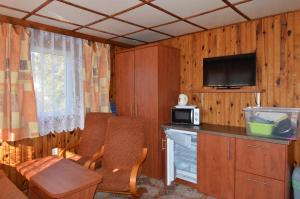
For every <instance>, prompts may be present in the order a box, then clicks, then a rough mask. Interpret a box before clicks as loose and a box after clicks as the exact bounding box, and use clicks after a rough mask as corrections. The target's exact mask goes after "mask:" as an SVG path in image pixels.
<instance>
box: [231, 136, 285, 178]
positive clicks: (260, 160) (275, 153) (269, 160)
mask: <svg viewBox="0 0 300 199" xmlns="http://www.w3.org/2000/svg"><path fill="white" fill-rule="evenodd" d="M286 147H287V146H285V145H281V144H274V143H269V142H262V141H254V140H245V139H236V168H237V170H239V171H245V172H249V173H252V174H257V175H262V176H265V177H270V178H274V179H277V180H284V179H285V171H286V165H285V164H286Z"/></svg>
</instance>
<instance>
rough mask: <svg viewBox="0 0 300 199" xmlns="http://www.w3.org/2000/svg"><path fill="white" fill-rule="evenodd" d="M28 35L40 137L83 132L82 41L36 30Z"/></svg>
mask: <svg viewBox="0 0 300 199" xmlns="http://www.w3.org/2000/svg"><path fill="white" fill-rule="evenodd" d="M31 34H32V35H31V60H32V68H33V79H34V87H35V93H36V99H37V111H38V122H39V131H40V134H41V135H45V134H48V133H49V132H62V131H71V130H73V129H75V128H77V127H79V128H81V129H82V128H83V125H84V105H83V85H82V80H83V79H82V76H83V61H82V59H83V56H82V40H81V39H78V38H74V37H69V36H65V35H60V34H55V33H50V32H46V31H42V30H35V29H32V31H31Z"/></svg>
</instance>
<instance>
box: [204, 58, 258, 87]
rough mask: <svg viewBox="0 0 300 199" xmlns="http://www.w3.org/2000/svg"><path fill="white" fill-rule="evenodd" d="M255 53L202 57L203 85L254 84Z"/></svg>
mask: <svg viewBox="0 0 300 199" xmlns="http://www.w3.org/2000/svg"><path fill="white" fill-rule="evenodd" d="M255 83H256V54H255V53H250V54H240V55H231V56H223V57H212V58H204V59H203V86H208V87H224V88H232V87H242V86H255Z"/></svg>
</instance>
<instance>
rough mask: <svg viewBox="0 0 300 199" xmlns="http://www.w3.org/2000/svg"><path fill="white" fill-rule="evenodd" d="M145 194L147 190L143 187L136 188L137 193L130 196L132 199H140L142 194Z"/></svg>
mask: <svg viewBox="0 0 300 199" xmlns="http://www.w3.org/2000/svg"><path fill="white" fill-rule="evenodd" d="M147 192H148V190H147V189H146V188H145V187H140V188H138V190H137V193H135V194H131V196H132V198H134V199H138V198H140V197H141V196H142V195H143V194H144V193H147Z"/></svg>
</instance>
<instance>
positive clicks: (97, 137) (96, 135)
mask: <svg viewBox="0 0 300 199" xmlns="http://www.w3.org/2000/svg"><path fill="white" fill-rule="evenodd" d="M110 117H112V114H111V113H87V114H86V118H85V125H84V129H83V131H82V133H81V137H80V139H79V140H78V142H76V143H75V144H69V145H67V146H66V147H65V148H64V149H63V150H60V152H59V156H61V157H64V158H66V159H69V160H72V161H74V162H76V163H78V164H81V165H83V166H85V167H86V168H90V169H95V167H97V165H96V164H97V163H98V164H99V161H98V160H99V157H100V156H99V155H100V154H102V151H101V147H102V146H103V144H104V139H105V134H106V129H107V122H108V118H110ZM79 131H80V130H79ZM71 149H72V150H74V151H75V152H76V153H73V152H70V150H71Z"/></svg>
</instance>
